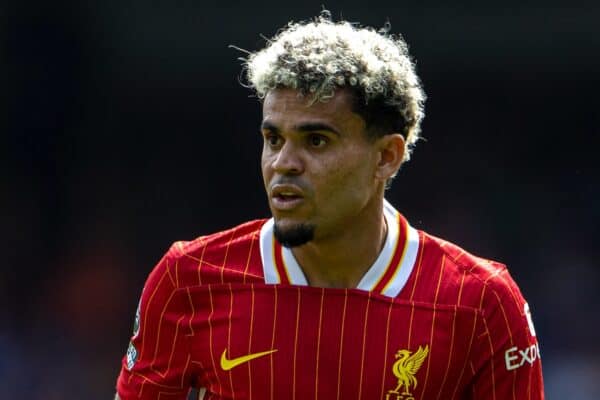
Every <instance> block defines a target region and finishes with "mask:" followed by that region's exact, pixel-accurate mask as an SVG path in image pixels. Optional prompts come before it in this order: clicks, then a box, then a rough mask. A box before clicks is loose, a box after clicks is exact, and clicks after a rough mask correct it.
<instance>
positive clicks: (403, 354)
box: [386, 345, 429, 400]
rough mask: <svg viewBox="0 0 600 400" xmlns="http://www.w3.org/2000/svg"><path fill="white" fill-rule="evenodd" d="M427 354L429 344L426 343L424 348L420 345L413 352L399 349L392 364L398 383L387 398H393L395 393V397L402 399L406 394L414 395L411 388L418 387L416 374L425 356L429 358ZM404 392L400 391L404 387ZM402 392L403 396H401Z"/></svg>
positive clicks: (389, 399)
mask: <svg viewBox="0 0 600 400" xmlns="http://www.w3.org/2000/svg"><path fill="white" fill-rule="evenodd" d="M427 354H429V346H427V345H425V347H424V348H423V347H422V346H419V348H418V349H417V350H416V351H415V352H414V353H413V352H411V351H409V350H404V349H403V350H399V351H398V352H397V353H396V356H395V357H396V359H397V361H396V362H394V365H393V366H392V372H393V373H394V376H395V377H396V378H398V385H397V386H396V388H395V389H394V390H389V391H388V393H387V395H386V400H392V399H393V397H391V396H393V395H395V399H402V398H404V396H410V398H413V397H412V394H411V390H412V389H414V388H416V387H417V378H416V377H415V374H416V373H417V371H418V370H419V368H421V365H423V362H424V361H425V358H427ZM402 388H403V390H402V393H400V389H402ZM400 394H402V396H400Z"/></svg>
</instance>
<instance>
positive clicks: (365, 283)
mask: <svg viewBox="0 0 600 400" xmlns="http://www.w3.org/2000/svg"><path fill="white" fill-rule="evenodd" d="M383 213H384V217H385V219H386V222H387V226H388V231H387V235H386V239H385V243H384V245H383V249H382V250H381V252H380V253H379V256H378V257H377V259H376V260H375V262H374V263H373V265H371V267H370V268H369V270H368V271H367V272H366V273H365V275H364V276H363V277H362V279H361V280H360V282H359V283H358V286H357V287H356V288H357V289H360V290H365V291H370V292H376V293H380V294H382V295H384V296H388V297H396V296H397V295H398V294H399V293H400V291H401V290H402V288H403V287H404V285H405V284H406V281H408V278H409V276H410V273H411V272H412V270H413V267H414V265H415V262H416V259H417V253H418V251H419V234H418V233H417V231H416V230H415V229H414V228H413V227H411V226H410V225H409V224H408V222H407V221H406V219H405V218H404V217H403V216H402V215H401V214H400V213H399V212H398V211H396V209H395V208H394V207H392V205H391V204H389V203H388V202H387V201H386V200H384V210H383ZM273 224H274V221H273V218H271V219H269V220H268V221H267V222H266V223H265V224H264V225H263V227H262V228H261V231H260V253H261V259H262V264H263V270H264V277H265V283H267V284H287V285H300V286H307V285H308V282H307V280H306V277H305V276H304V273H303V272H302V268H301V267H300V265H299V264H298V262H297V261H296V258H295V257H294V254H293V253H292V251H291V250H290V249H288V248H286V247H283V246H281V244H280V243H279V242H278V241H277V240H276V239H275V236H274V235H273Z"/></svg>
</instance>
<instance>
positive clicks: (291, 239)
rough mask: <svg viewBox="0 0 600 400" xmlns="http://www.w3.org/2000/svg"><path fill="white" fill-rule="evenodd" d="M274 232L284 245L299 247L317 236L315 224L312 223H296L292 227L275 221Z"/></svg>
mask: <svg viewBox="0 0 600 400" xmlns="http://www.w3.org/2000/svg"><path fill="white" fill-rule="evenodd" d="M273 234H274V235H275V239H277V241H278V242H279V243H281V245H282V246H283V247H288V248H291V247H297V246H302V245H303V244H306V243H308V242H310V241H311V240H313V238H314V237H315V226H314V225H310V224H295V225H293V226H290V227H282V226H280V224H278V223H277V222H275V226H274V227H273Z"/></svg>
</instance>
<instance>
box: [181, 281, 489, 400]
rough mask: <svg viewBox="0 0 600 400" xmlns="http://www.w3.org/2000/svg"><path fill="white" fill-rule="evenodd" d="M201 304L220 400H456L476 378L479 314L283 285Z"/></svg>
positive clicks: (199, 318) (199, 351) (208, 381)
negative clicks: (473, 354)
mask: <svg viewBox="0 0 600 400" xmlns="http://www.w3.org/2000/svg"><path fill="white" fill-rule="evenodd" d="M193 304H194V317H193V318H192V321H191V324H192V329H193V336H192V338H191V346H192V363H194V364H195V366H196V367H197V368H198V370H199V371H200V373H199V376H198V385H199V386H203V387H205V388H207V391H208V393H210V394H211V395H212V396H213V397H212V398H216V399H220V398H236V399H250V398H255V399H283V398H289V399H296V398H297V399H313V398H314V399H317V398H322V399H385V400H401V399H403V400H408V399H425V398H436V397H438V396H441V397H440V398H451V397H452V396H453V393H454V394H456V393H461V391H462V390H463V386H464V382H466V381H467V379H468V378H469V377H468V376H466V375H467V374H466V372H465V369H466V367H467V362H468V358H469V351H470V347H471V343H472V342H473V340H474V337H473V336H474V332H475V325H476V321H477V317H478V316H477V313H476V312H475V311H474V310H470V309H461V308H456V307H448V306H446V307H444V306H435V307H434V306H433V305H427V304H414V303H410V302H402V301H398V300H394V299H388V298H384V297H383V296H374V295H371V294H369V293H366V292H362V291H358V290H337V289H320V288H308V287H298V286H278V285H254V286H244V287H241V286H240V287H237V286H231V285H222V286H218V287H217V286H213V287H211V288H210V289H208V290H203V291H199V292H196V293H193ZM208 398H211V397H208Z"/></svg>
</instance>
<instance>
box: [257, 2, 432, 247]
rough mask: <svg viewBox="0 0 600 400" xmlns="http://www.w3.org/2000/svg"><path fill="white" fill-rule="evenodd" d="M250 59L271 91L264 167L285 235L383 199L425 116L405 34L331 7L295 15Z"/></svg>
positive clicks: (358, 212)
mask: <svg viewBox="0 0 600 400" xmlns="http://www.w3.org/2000/svg"><path fill="white" fill-rule="evenodd" d="M246 68H247V80H248V82H249V86H251V87H252V88H253V89H254V90H255V91H256V93H257V95H258V97H259V98H260V99H261V100H262V101H263V126H262V133H263V136H264V138H265V145H264V148H263V157H262V169H263V176H264V180H265V186H266V189H267V193H268V194H269V199H270V205H271V211H272V212H273V216H274V218H275V222H276V233H277V235H278V238H279V239H280V241H281V242H282V243H283V244H287V245H290V246H294V245H301V244H303V243H306V242H307V241H310V240H313V239H315V238H318V237H319V236H320V235H326V234H332V233H333V232H335V231H336V229H335V227H336V226H337V227H338V228H342V227H344V226H345V225H344V224H347V223H350V224H351V223H352V221H353V219H354V220H356V218H360V217H361V216H363V215H362V214H363V213H364V212H367V211H368V210H369V209H370V208H371V205H372V204H376V202H377V201H379V202H381V201H382V198H383V190H384V189H385V187H386V184H388V183H389V181H390V180H391V179H392V178H393V177H394V176H395V174H396V173H397V171H398V170H399V168H400V166H401V165H402V163H404V162H406V161H408V160H409V158H410V153H411V150H412V147H413V146H414V144H415V143H416V141H417V140H418V138H419V131H420V123H421V120H422V118H423V102H424V99H425V96H424V94H423V91H422V89H421V85H420V83H419V79H418V78H417V75H416V74H415V71H414V65H413V63H412V61H411V60H410V57H409V55H408V51H407V46H406V44H405V42H404V41H403V40H402V39H401V38H400V37H393V36H391V35H389V34H387V33H385V32H384V33H381V32H376V31H375V30H373V29H371V28H359V27H357V26H355V25H353V24H350V23H349V22H338V23H334V22H332V21H331V20H330V18H329V15H328V13H327V12H325V13H324V14H322V15H321V16H320V17H318V18H316V19H315V20H314V21H309V22H304V23H296V24H289V25H288V26H287V28H285V29H284V30H282V31H281V32H280V33H279V34H278V35H277V36H275V37H274V38H273V39H272V40H271V41H269V43H268V45H267V47H265V48H264V49H262V50H260V51H258V52H256V53H253V54H250V56H249V57H248V59H247V60H246ZM373 202H374V203H373Z"/></svg>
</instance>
